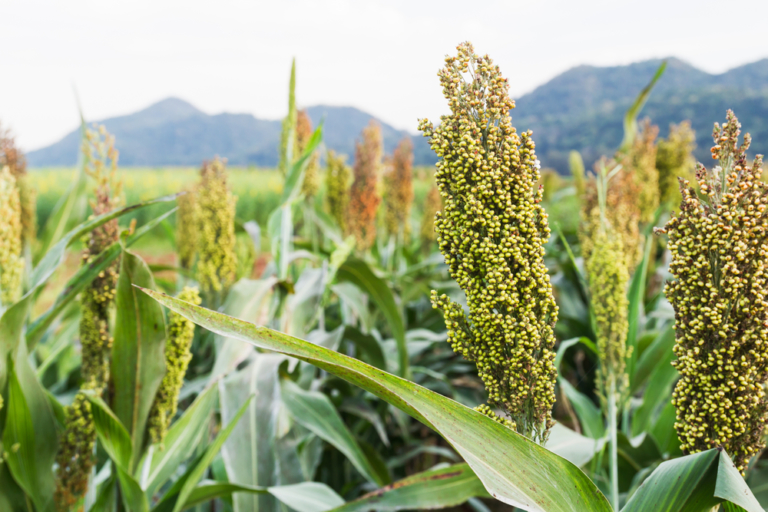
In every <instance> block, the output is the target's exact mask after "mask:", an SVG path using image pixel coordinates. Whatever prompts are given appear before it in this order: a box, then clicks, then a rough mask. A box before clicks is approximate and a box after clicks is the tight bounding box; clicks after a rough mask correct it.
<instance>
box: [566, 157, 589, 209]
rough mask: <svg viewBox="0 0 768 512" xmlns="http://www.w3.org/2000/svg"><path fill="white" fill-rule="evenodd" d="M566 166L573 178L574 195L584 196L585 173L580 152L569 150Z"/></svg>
mask: <svg viewBox="0 0 768 512" xmlns="http://www.w3.org/2000/svg"><path fill="white" fill-rule="evenodd" d="M568 167H569V168H570V171H571V177H572V178H573V186H574V187H575V188H576V197H578V198H581V197H584V191H585V189H586V175H585V172H584V160H583V159H582V158H581V153H579V152H578V151H571V153H570V154H569V155H568Z"/></svg>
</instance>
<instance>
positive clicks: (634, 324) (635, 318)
mask: <svg viewBox="0 0 768 512" xmlns="http://www.w3.org/2000/svg"><path fill="white" fill-rule="evenodd" d="M651 247H653V237H652V236H650V235H649V236H647V237H646V239H645V250H644V251H643V259H642V261H641V262H640V264H639V265H638V266H637V269H636V270H635V273H634V275H633V276H632V281H631V282H630V283H629V291H628V292H627V295H628V297H629V314H628V315H627V320H628V323H629V328H628V329H627V348H628V349H629V350H631V355H630V357H629V362H628V364H627V373H628V374H629V379H630V388H631V387H632V385H633V383H632V378H633V375H634V374H635V362H636V361H637V352H638V350H637V334H638V332H639V330H640V320H641V319H642V317H643V314H644V309H645V305H644V304H643V302H644V298H645V282H646V277H647V275H648V264H649V262H650V260H651Z"/></svg>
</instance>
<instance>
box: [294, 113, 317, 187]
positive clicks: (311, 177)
mask: <svg viewBox="0 0 768 512" xmlns="http://www.w3.org/2000/svg"><path fill="white" fill-rule="evenodd" d="M312 133H313V130H312V120H311V119H310V118H309V114H307V111H306V110H299V113H298V115H297V117H296V152H295V154H294V160H298V159H299V158H300V157H301V155H302V154H303V153H304V150H305V149H306V148H307V144H308V143H309V139H310V138H312ZM319 188H320V155H319V153H318V152H317V151H315V152H314V153H312V156H311V157H309V162H308V163H307V169H306V170H305V171H304V182H303V183H302V185H301V192H302V193H303V194H304V196H305V197H307V198H312V197H315V195H317V191H318V189H319Z"/></svg>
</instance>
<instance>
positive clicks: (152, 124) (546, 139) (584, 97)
mask: <svg viewBox="0 0 768 512" xmlns="http://www.w3.org/2000/svg"><path fill="white" fill-rule="evenodd" d="M660 62H661V60H658V59H656V60H648V61H644V62H638V63H635V64H630V65H627V66H614V67H595V66H578V67H575V68H573V69H570V70H568V71H566V72H564V73H562V74H560V75H558V76H557V77H555V78H553V79H552V80H550V81H549V82H547V83H546V84H544V85H542V86H540V87H538V88H537V89H535V90H534V91H532V92H530V93H529V94H525V95H523V96H522V97H520V98H516V103H517V108H516V109H515V110H514V111H513V112H512V115H513V123H514V125H515V126H517V127H518V129H532V130H533V132H534V140H536V144H537V152H538V154H539V158H540V160H541V162H542V165H543V166H545V167H552V168H555V169H557V170H559V171H560V172H563V173H565V172H567V170H568V166H567V158H568V153H569V152H570V151H571V150H573V149H576V150H578V151H581V152H582V154H583V156H584V159H585V161H586V162H587V164H588V165H591V163H592V162H594V161H595V160H596V159H597V158H599V156H600V155H603V154H611V153H612V152H613V151H614V150H615V148H616V147H617V146H618V144H619V143H620V141H621V138H622V135H623V133H622V119H623V116H624V112H625V111H626V109H627V108H628V107H629V105H630V104H631V103H632V100H633V99H634V98H635V95H636V94H637V93H638V92H639V91H640V90H641V89H642V88H643V87H644V86H645V84H646V83H647V82H648V80H649V79H650V77H651V76H652V75H653V73H654V72H655V70H656V68H657V67H658V66H659V64H660ZM728 108H731V109H733V110H734V111H735V112H736V115H737V116H738V117H739V119H740V120H741V122H742V125H743V126H744V129H745V130H746V131H749V132H750V133H751V134H752V136H753V140H754V143H753V147H752V149H753V150H754V152H760V153H763V154H765V153H767V152H768V59H763V60H761V61H758V62H754V63H751V64H747V65H744V66H740V67H737V68H734V69H731V70H729V71H727V72H725V73H722V74H719V75H712V74H709V73H706V72H704V71H701V70H699V69H696V68H694V67H693V66H691V65H689V64H687V63H685V62H683V61H681V60H679V59H675V58H670V59H668V66H667V71H666V73H665V74H664V76H663V77H662V78H661V80H660V81H659V82H658V84H657V86H656V88H655V89H654V91H653V92H652V94H651V96H650V99H649V101H648V103H647V105H646V107H645V109H644V110H643V112H642V113H641V117H646V116H648V117H650V118H651V120H652V121H653V123H654V124H657V125H658V126H659V127H660V129H661V135H662V136H665V135H666V133H667V132H668V128H669V124H670V123H673V122H674V123H677V122H680V121H683V120H686V119H687V120H690V121H691V124H692V125H693V128H694V129H695V130H696V134H697V145H698V148H697V151H696V156H697V158H699V159H700V160H701V161H704V162H706V161H707V160H706V159H707V158H708V155H709V147H710V146H711V139H710V134H711V132H712V123H714V122H715V121H722V120H723V119H724V118H725V111H726V109H728ZM308 112H309V115H310V117H311V118H312V121H313V122H314V123H315V124H317V123H318V122H319V121H320V120H321V119H324V120H325V143H326V146H327V147H328V148H330V149H333V150H335V151H337V152H340V153H344V154H347V155H349V160H350V161H351V160H352V159H353V158H354V143H355V140H356V139H357V137H358V136H359V134H360V131H361V130H362V128H363V127H364V126H365V125H366V124H368V122H369V120H370V119H371V118H372V116H371V115H370V114H367V113H365V112H363V111H361V110H359V109H356V108H353V107H336V106H326V105H318V106H313V107H309V108H308ZM99 122H100V123H102V124H104V125H105V126H106V127H107V129H108V130H109V131H110V132H112V133H113V134H114V135H115V137H116V138H117V146H118V149H119V150H120V163H121V164H122V165H136V166H138V165H141V166H150V165H158V166H160V165H197V164H199V163H200V162H201V161H202V160H204V159H208V158H211V157H212V156H213V155H221V156H226V157H227V158H228V159H229V161H230V162H231V163H233V164H236V165H247V164H254V165H258V166H274V165H276V164H277V147H278V144H279V139H280V121H275V120H272V121H270V120H262V119H258V118H256V117H254V116H252V115H250V114H228V113H223V114H217V115H208V114H206V113H204V112H201V111H200V110H198V109H196V108H195V107H194V106H192V105H190V104H189V103H187V102H185V101H183V100H180V99H176V98H168V99H166V100H163V101H161V102H159V103H156V104H154V105H152V106H150V107H148V108H146V109H144V110H142V111H140V112H136V113H135V114H131V115H127V116H121V117H115V118H111V119H106V120H103V121H99ZM380 123H381V121H380ZM381 125H382V132H383V135H384V146H385V150H386V151H387V152H390V151H392V149H393V148H394V147H395V145H396V144H397V143H398V141H399V140H400V139H401V138H403V137H410V136H411V135H409V134H408V133H407V132H404V131H399V130H396V129H394V128H393V127H391V126H389V125H387V124H386V123H381ZM412 137H413V140H414V148H415V162H416V164H419V165H428V164H431V163H433V162H434V161H435V157H434V154H433V153H432V152H431V150H430V149H429V146H428V144H427V142H426V140H425V139H424V138H423V137H421V136H419V135H415V136H412ZM77 149H78V134H77V132H76V131H73V132H72V133H70V134H68V135H67V136H66V137H64V138H63V139H62V140H61V141H59V142H57V143H55V144H52V145H51V146H48V147H46V148H42V149H39V150H37V151H32V152H30V153H29V155H28V158H29V163H30V165H31V166H33V167H42V166H63V165H74V163H75V160H76V156H77Z"/></svg>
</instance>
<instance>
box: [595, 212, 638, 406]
mask: <svg viewBox="0 0 768 512" xmlns="http://www.w3.org/2000/svg"><path fill="white" fill-rule="evenodd" d="M605 214H606V215H605V218H604V219H602V222H601V224H602V228H601V229H597V230H596V231H595V234H594V239H593V240H592V252H591V255H590V257H589V259H588V260H586V261H585V262H584V263H585V267H586V271H587V279H588V281H589V292H590V297H591V302H590V303H591V306H592V311H593V312H594V315H595V324H596V330H597V332H596V335H597V353H598V357H599V359H600V368H599V371H598V387H599V389H600V392H601V395H602V396H603V397H606V396H607V395H608V393H609V390H610V389H615V390H616V391H618V393H619V394H620V395H624V394H625V392H626V385H627V374H626V360H627V346H626V339H627V330H628V328H629V322H628V318H627V315H628V308H629V300H628V299H627V284H628V283H629V270H628V269H627V259H626V257H625V255H624V247H623V244H622V240H621V238H620V237H619V236H617V235H616V233H614V232H613V230H612V229H611V228H610V226H609V225H608V224H607V222H606V218H610V216H611V212H610V211H607V212H605ZM611 384H613V386H611Z"/></svg>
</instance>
